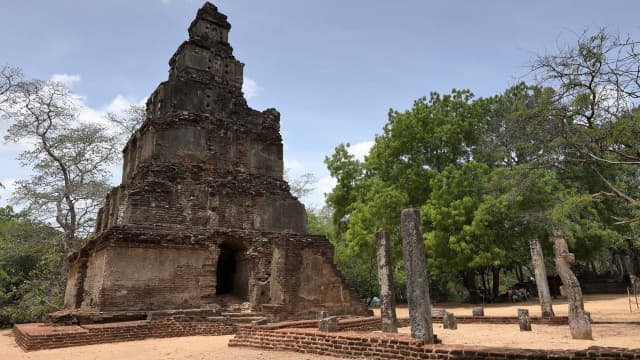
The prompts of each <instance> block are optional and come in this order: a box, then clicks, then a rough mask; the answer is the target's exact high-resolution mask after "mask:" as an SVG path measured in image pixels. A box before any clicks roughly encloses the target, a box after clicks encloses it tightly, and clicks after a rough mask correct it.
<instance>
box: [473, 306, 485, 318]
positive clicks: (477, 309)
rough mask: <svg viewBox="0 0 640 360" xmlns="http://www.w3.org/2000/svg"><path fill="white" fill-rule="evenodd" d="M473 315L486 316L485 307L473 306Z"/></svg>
mask: <svg viewBox="0 0 640 360" xmlns="http://www.w3.org/2000/svg"><path fill="white" fill-rule="evenodd" d="M471 316H473V317H480V316H484V307H482V306H475V307H472V308H471Z"/></svg>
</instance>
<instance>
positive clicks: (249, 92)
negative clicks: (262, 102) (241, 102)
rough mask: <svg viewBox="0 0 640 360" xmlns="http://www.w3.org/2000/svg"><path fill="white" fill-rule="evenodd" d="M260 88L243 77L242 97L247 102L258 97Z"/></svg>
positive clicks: (251, 80) (252, 81) (249, 79)
mask: <svg viewBox="0 0 640 360" xmlns="http://www.w3.org/2000/svg"><path fill="white" fill-rule="evenodd" d="M260 90H262V89H260V87H259V86H258V84H257V83H256V82H255V81H254V80H253V79H251V78H248V77H245V78H244V81H243V82H242V92H243V93H244V97H245V98H246V99H247V100H249V99H251V98H252V97H256V96H258V93H259V92H260Z"/></svg>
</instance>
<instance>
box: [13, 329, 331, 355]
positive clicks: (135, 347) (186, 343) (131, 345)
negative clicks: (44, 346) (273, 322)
mask: <svg viewBox="0 0 640 360" xmlns="http://www.w3.org/2000/svg"><path fill="white" fill-rule="evenodd" d="M232 337H233V335H228V336H190V337H181V338H170V339H149V340H143V341H128V342H121V343H114V344H100V345H87V346H78V347H71V348H63V349H53V350H41V351H32V352H24V351H22V349H20V348H19V347H18V346H17V345H16V344H15V342H14V340H13V336H11V331H10V330H2V331H0V359H1V360H24V359H32V360H120V359H123V360H124V359H126V360H159V359H162V360H174V359H175V360H178V359H179V360H186V359H189V360H201V359H203V360H204V359H206V360H212V359H216V360H280V359H282V360H288V359H306V360H335V359H336V358H335V357H330V356H318V355H307V354H300V353H296V352H284V351H267V350H260V349H248V348H237V347H233V348H230V347H228V346H227V343H228V342H229V339H231V338H232Z"/></svg>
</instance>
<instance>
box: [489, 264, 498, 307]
mask: <svg viewBox="0 0 640 360" xmlns="http://www.w3.org/2000/svg"><path fill="white" fill-rule="evenodd" d="M491 273H492V275H493V285H492V295H493V299H494V300H495V299H497V298H498V296H500V267H499V266H494V267H492V268H491Z"/></svg>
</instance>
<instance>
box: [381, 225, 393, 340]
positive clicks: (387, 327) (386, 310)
mask: <svg viewBox="0 0 640 360" xmlns="http://www.w3.org/2000/svg"><path fill="white" fill-rule="evenodd" d="M376 249H377V253H378V282H379V283H380V300H381V303H380V315H381V317H382V332H388V333H397V332H398V325H397V324H398V321H397V318H396V292H395V282H394V281H393V266H392V264H391V239H390V238H389V234H388V233H387V232H386V231H379V232H377V233H376Z"/></svg>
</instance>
